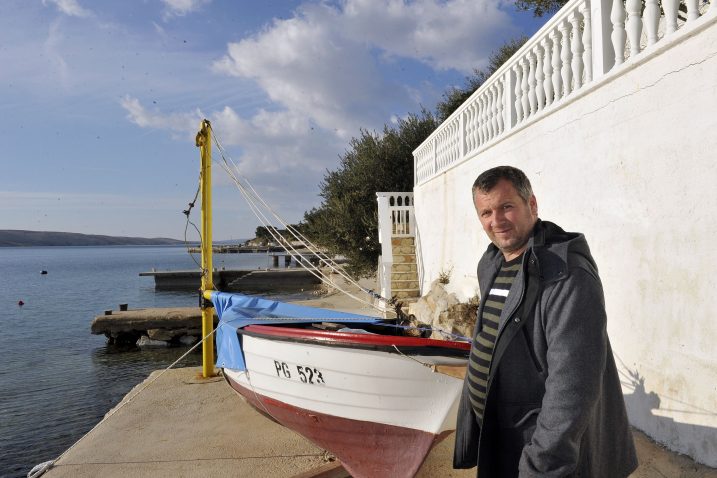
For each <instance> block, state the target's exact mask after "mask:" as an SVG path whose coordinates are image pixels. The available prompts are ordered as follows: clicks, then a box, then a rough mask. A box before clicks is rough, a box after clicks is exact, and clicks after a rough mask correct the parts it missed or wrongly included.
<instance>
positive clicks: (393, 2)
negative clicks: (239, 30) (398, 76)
mask: <svg viewBox="0 0 717 478" xmlns="http://www.w3.org/2000/svg"><path fill="white" fill-rule="evenodd" d="M499 6H500V2H499V1H496V0H449V1H439V0H417V1H414V2H405V1H403V0H385V1H383V2H379V1H376V0H347V1H346V2H345V3H344V4H342V6H340V7H335V6H332V5H329V4H325V3H321V4H304V5H303V6H302V7H300V8H299V9H298V10H297V11H296V12H295V15H294V16H293V17H292V18H290V19H286V20H274V21H273V22H272V23H271V24H270V25H268V26H267V27H266V28H265V29H264V30H262V31H261V32H259V33H257V34H256V35H254V36H251V37H248V38H245V39H243V40H241V41H239V42H236V43H230V44H228V46H227V54H226V55H224V57H222V58H221V59H219V60H218V61H216V62H215V64H214V70H215V71H216V72H220V73H224V74H228V75H232V76H236V77H241V78H246V79H251V80H254V81H255V82H257V84H258V85H259V86H260V87H261V88H262V89H263V90H264V91H265V92H266V94H267V95H268V96H269V98H270V99H271V100H272V101H273V102H275V103H277V104H279V105H281V106H282V107H283V108H285V109H287V110H288V111H292V112H295V113H297V114H300V115H303V116H306V117H307V118H310V119H311V120H312V121H315V122H316V123H317V124H318V125H320V126H321V127H323V128H325V129H328V130H335V131H336V132H337V133H338V134H339V135H340V136H341V137H343V138H345V139H348V138H349V137H350V136H354V135H356V134H357V132H358V129H359V128H361V127H363V128H368V129H374V128H380V127H381V125H382V124H383V123H385V122H386V120H387V119H388V118H390V117H391V115H393V114H396V113H398V114H401V115H403V114H405V112H406V111H409V110H411V109H415V108H416V103H417V102H420V101H421V95H420V94H417V91H416V89H415V88H412V87H409V86H407V85H400V84H398V83H397V81H395V80H394V79H393V78H391V77H389V76H387V75H385V74H384V73H383V72H382V71H381V68H380V66H381V64H380V62H381V61H394V60H398V59H403V60H406V59H408V60H411V61H419V62H423V63H425V64H426V65H428V66H429V67H431V68H433V69H435V70H441V69H457V70H460V71H463V72H469V71H471V69H472V68H474V67H479V66H482V65H483V64H485V61H486V58H487V57H488V55H489V53H490V51H492V50H493V49H494V48H495V46H496V45H497V44H499V43H500V42H501V41H502V39H504V38H505V37H506V36H509V35H510V32H511V31H513V30H515V28H514V27H513V26H512V24H511V21H510V17H509V16H508V15H507V14H506V13H505V12H503V11H501V10H500V9H499Z"/></svg>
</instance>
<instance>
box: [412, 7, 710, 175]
mask: <svg viewBox="0 0 717 478" xmlns="http://www.w3.org/2000/svg"><path fill="white" fill-rule="evenodd" d="M644 1H645V7H644V10H643V8H642V3H643V2H642V0H614V1H613V0H571V1H570V2H568V3H567V4H566V5H565V6H564V7H563V8H562V9H561V10H560V11H559V12H558V13H556V14H555V16H554V17H553V18H552V19H550V20H549V21H548V22H547V23H546V24H545V25H544V26H543V27H542V28H541V29H540V30H539V31H538V32H537V33H536V34H535V35H533V36H532V37H531V38H530V39H529V40H528V41H527V42H526V43H525V45H523V47H522V48H521V49H520V50H518V51H517V52H516V53H515V55H513V56H512V57H511V58H510V59H509V60H508V61H507V62H506V63H505V64H504V65H503V66H502V67H501V68H499V69H498V70H497V71H496V72H495V73H494V74H493V75H492V76H491V77H490V78H489V79H488V80H487V81H486V82H485V83H484V84H483V85H482V86H481V87H480V88H478V90H476V92H475V93H473V95H471V97H470V98H469V99H468V100H467V101H466V102H465V103H463V105H461V106H460V107H459V108H458V109H457V110H456V111H455V112H454V113H453V114H452V115H451V116H450V117H448V118H447V119H446V120H445V121H444V122H443V124H441V126H439V127H438V128H437V129H436V131H434V132H433V134H431V136H429V137H428V138H427V139H426V141H424V142H423V143H422V144H421V145H420V146H419V147H418V148H417V149H416V150H415V151H414V152H413V156H414V168H415V171H414V173H415V174H414V178H415V183H416V184H421V183H423V182H425V181H428V180H429V179H431V178H432V177H434V176H435V175H437V174H439V173H441V172H443V171H445V170H446V169H448V168H450V167H452V166H454V165H455V164H457V163H460V162H462V161H464V160H466V159H468V158H470V157H472V156H475V155H476V154H478V153H480V151H481V150H483V149H485V148H486V147H488V146H490V145H491V144H492V143H494V142H495V141H497V140H500V139H501V138H502V137H505V136H506V135H507V134H508V133H509V132H510V131H511V130H516V129H518V128H521V127H523V126H525V125H526V124H527V123H528V122H530V120H532V119H534V118H537V117H539V116H541V114H542V113H543V112H546V111H549V110H552V109H554V108H556V107H558V106H560V105H561V104H564V103H565V101H566V99H568V98H571V97H574V96H575V95H576V94H577V93H578V92H580V91H581V90H582V89H585V88H586V85H590V84H591V83H593V82H594V81H596V80H597V79H599V78H600V77H602V76H603V75H605V74H606V73H608V72H610V71H611V70H613V69H616V68H618V67H620V66H621V65H623V64H625V63H626V62H627V63H629V62H631V61H633V59H635V58H639V57H640V55H641V54H643V52H645V51H649V50H650V49H652V48H655V45H656V44H660V43H661V42H664V41H669V37H670V35H672V34H673V33H675V32H676V31H678V30H679V29H680V28H681V27H682V26H683V25H689V24H691V23H693V22H694V23H695V24H696V23H697V22H698V21H699V20H700V18H701V17H702V16H705V15H710V16H713V15H717V7H716V6H715V4H717V1H714V3H713V4H712V5H710V4H709V3H705V2H703V0H682V8H681V9H680V7H681V0H662V1H661V2H659V0H644ZM660 7H662V11H663V12H664V14H661V10H660ZM626 20H627V21H626Z"/></svg>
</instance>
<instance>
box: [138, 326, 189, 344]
mask: <svg viewBox="0 0 717 478" xmlns="http://www.w3.org/2000/svg"><path fill="white" fill-rule="evenodd" d="M186 330H187V329H147V336H148V337H149V338H150V339H151V340H163V341H165V342H170V341H171V340H172V339H174V338H175V337H178V336H182V335H185V333H186Z"/></svg>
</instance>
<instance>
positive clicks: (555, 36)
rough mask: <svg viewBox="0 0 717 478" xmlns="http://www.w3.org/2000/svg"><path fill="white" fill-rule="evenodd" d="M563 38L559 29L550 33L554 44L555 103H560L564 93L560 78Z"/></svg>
mask: <svg viewBox="0 0 717 478" xmlns="http://www.w3.org/2000/svg"><path fill="white" fill-rule="evenodd" d="M562 38H563V37H562V35H561V34H560V31H559V30H558V29H557V28H556V29H554V30H553V31H552V32H550V39H551V40H552V42H553V59H552V65H553V95H554V96H553V99H554V100H555V101H559V100H560V97H561V96H562V93H563V82H562V79H561V76H560V42H561V41H562Z"/></svg>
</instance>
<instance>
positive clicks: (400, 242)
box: [391, 237, 416, 247]
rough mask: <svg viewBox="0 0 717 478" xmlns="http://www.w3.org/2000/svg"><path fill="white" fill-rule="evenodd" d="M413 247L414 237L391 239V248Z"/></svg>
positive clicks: (414, 243)
mask: <svg viewBox="0 0 717 478" xmlns="http://www.w3.org/2000/svg"><path fill="white" fill-rule="evenodd" d="M415 245H416V238H415V237H392V238H391V246H392V247H398V246H411V247H415Z"/></svg>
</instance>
